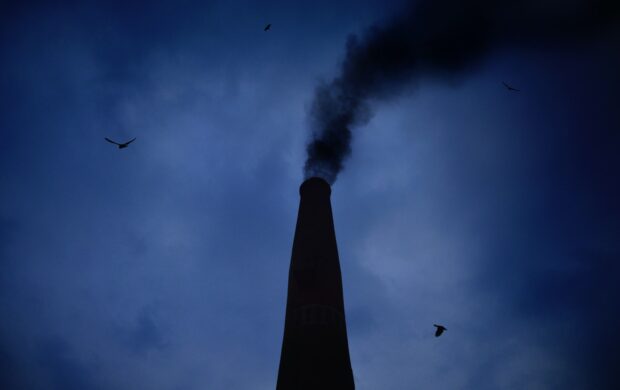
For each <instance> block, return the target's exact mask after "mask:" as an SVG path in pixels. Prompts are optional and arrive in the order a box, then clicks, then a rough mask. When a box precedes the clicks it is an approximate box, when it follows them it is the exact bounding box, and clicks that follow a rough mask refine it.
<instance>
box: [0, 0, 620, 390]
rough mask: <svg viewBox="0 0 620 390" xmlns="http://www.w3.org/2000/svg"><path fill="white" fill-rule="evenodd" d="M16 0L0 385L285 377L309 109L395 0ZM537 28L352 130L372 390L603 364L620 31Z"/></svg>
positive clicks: (360, 361) (609, 368)
mask: <svg viewBox="0 0 620 390" xmlns="http://www.w3.org/2000/svg"><path fill="white" fill-rule="evenodd" d="M422 3H423V2H421V3H419V4H422ZM33 4H35V5H33ZM444 4H445V3H444ZM472 4H474V3H472ZM505 4H515V7H517V3H516V2H515V3H505ZM519 4H522V3H519ZM524 4H525V7H526V8H527V7H534V2H527V3H524ZM545 4H551V5H552V6H550V8H549V10H550V11H549V12H556V11H557V8H558V7H556V6H555V4H554V3H545ZM570 4H572V5H578V4H581V3H580V2H574V3H570ZM570 4H569V3H567V2H563V6H565V7H566V11H565V16H566V17H567V18H568V17H571V16H570V15H571V13H572V12H575V10H574V9H573V8H571V7H572V6H571V5H570ZM601 4H603V3H601ZM612 5H613V4H612ZM500 6H501V7H508V5H497V7H500ZM9 7H10V10H7V12H6V13H5V12H2V13H1V15H0V18H3V20H2V23H0V29H1V30H0V31H1V34H2V37H1V39H0V42H1V43H0V46H1V47H0V50H2V58H3V61H2V63H0V69H1V70H2V72H0V87H1V88H0V91H1V92H0V103H1V104H0V132H1V133H2V139H1V141H0V149H1V150H0V151H1V153H0V183H1V185H0V215H3V216H4V218H3V219H1V220H0V253H1V256H3V257H2V260H1V263H0V267H2V272H1V273H0V317H1V318H2V321H0V363H1V364H2V367H3V370H4V368H6V370H5V371H3V372H2V373H1V375H0V378H1V381H2V382H1V383H2V385H1V386H0V387H2V388H5V387H6V388H26V389H31V388H34V389H53V388H59V387H62V388H72V387H73V388H76V387H83V388H89V386H90V387H94V388H106V389H107V388H114V389H140V388H148V389H154V390H157V389H174V388H179V389H181V388H183V389H204V388H213V389H220V388H222V389H223V388H227V389H228V388H229V389H250V388H252V389H253V388H257V389H260V388H273V387H274V384H275V378H276V375H277V364H278V358H279V353H280V347H281V342H282V330H283V319H284V309H285V305H286V280H287V279H286V278H287V273H288V268H287V267H288V264H289V260H290V250H291V243H292V238H293V233H294V227H295V217H296V211H297V205H298V199H299V198H298V186H299V184H300V180H301V179H302V178H301V177H300V172H299V167H300V166H301V165H302V164H303V160H304V156H303V144H304V137H305V135H304V131H303V123H304V103H305V101H306V99H307V98H308V96H309V93H311V92H312V90H313V87H314V86H315V85H316V78H317V75H320V74H325V73H327V72H329V69H330V66H332V65H333V64H334V63H336V61H337V60H338V56H339V53H340V51H341V48H342V44H343V42H344V41H345V40H346V36H347V34H349V33H350V32H351V31H360V29H361V28H363V26H367V25H369V24H371V23H372V22H373V21H376V20H377V18H379V19H383V18H386V17H388V16H389V15H393V14H394V13H397V12H399V10H401V9H402V7H399V6H396V5H393V4H392V3H390V5H389V6H386V3H385V2H379V1H377V2H362V3H360V2H355V3H353V2H339V3H338V4H333V2H327V1H324V2H321V1H319V2H312V3H310V2H308V3H299V2H296V3H290V4H289V3H287V4H284V3H279V4H275V3H274V4H270V3H261V4H260V5H257V4H256V3H255V2H250V1H248V2H241V3H239V2H226V3H223V2H219V3H209V4H207V5H204V6H203V5H199V6H196V5H195V4H194V2H189V3H182V4H177V5H176V6H172V5H170V4H163V3H161V2H155V3H152V4H151V5H149V6H143V5H141V6H134V5H131V4H125V5H123V4H120V3H118V4H112V3H109V2H106V3H105V4H104V3H101V2H97V1H91V2H85V3H80V4H75V3H54V4H51V3H49V2H37V3H34V2H28V4H26V3H25V2H21V3H19V2H13V3H12V4H11V5H10V6H9ZM459 7H462V6H461V5H459ZM540 7H541V12H543V13H544V12H547V11H545V9H546V8H545V7H544V6H543V5H541V6H540ZM517 8H518V7H517ZM3 10H4V8H3ZM610 15H613V13H610ZM448 16H450V17H452V16H455V17H456V16H457V15H452V16H451V13H448ZM265 19H269V20H270V22H272V23H273V31H272V32H273V33H274V34H264V33H263V32H262V27H263V26H264V21H265ZM474 21H475V20H474ZM474 21H472V23H473V22H474ZM446 22H447V21H446ZM427 25H428V24H427V23H423V26H427ZM532 26H536V23H533V24H532ZM438 27H441V26H439V25H438ZM381 29H382V28H379V29H378V30H376V31H375V32H376V33H379V32H380V31H382V30H381ZM577 30H578V32H579V31H580V32H579V34H581V33H582V32H583V31H584V30H583V29H577ZM535 33H536V31H535V30H532V35H531V37H528V36H527V34H525V36H524V37H522V38H519V39H517V40H515V42H514V43H515V44H514V45H512V46H510V47H511V48H510V49H505V50H503V51H494V52H493V53H491V54H489V55H488V56H487V57H486V60H485V61H484V62H480V63H479V62H477V61H472V62H467V61H468V60H467V58H465V57H463V58H461V59H463V61H462V62H459V61H457V63H458V64H459V66H461V65H465V68H467V69H468V70H470V71H471V72H469V73H468V77H460V76H459V75H458V72H457V76H456V77H455V78H454V79H458V83H452V82H449V83H446V82H445V81H446V77H445V76H446V75H447V74H448V73H450V72H451V71H452V68H451V67H449V66H448V65H446V63H447V62H449V61H452V60H454V58H451V57H445V56H440V57H439V59H438V61H440V60H441V62H440V64H441V66H442V67H444V68H445V69H447V71H446V72H438V73H437V72H435V73H433V72H430V73H425V75H430V77H426V76H424V77H420V78H419V79H417V85H416V86H417V87H418V88H417V89H416V91H418V95H417V96H416V97H415V99H412V98H411V97H409V96H402V98H401V99H392V100H390V102H391V104H389V105H388V104H384V105H383V106H382V109H381V110H378V111H377V112H376V116H375V117H374V119H373V120H372V121H370V122H368V124H367V127H365V128H364V129H360V131H359V132H358V133H356V136H355V137H354V139H352V142H353V145H354V147H355V149H356V154H355V155H354V156H353V158H352V159H351V160H350V162H349V163H348V164H347V174H346V175H341V176H340V177H339V179H338V182H337V183H336V184H335V185H334V186H333V192H332V201H333V210H334V216H335V224H336V231H337V237H338V244H339V250H340V258H341V262H342V271H343V283H344V288H345V302H346V303H347V305H346V310H347V321H348V326H349V333H350V349H351V358H352V362H353V369H354V372H355V376H356V380H357V387H358V388H360V389H364V388H366V389H385V390H396V389H402V388H408V387H412V386H414V385H415V386H416V387H419V388H428V389H432V388H436V389H452V388H459V389H497V388H511V387H512V388H536V387H537V386H538V387H539V388H568V389H570V388H587V387H593V388H605V387H604V386H603V385H599V386H589V385H592V384H593V383H597V381H598V382H599V383H603V384H605V382H607V383H609V384H612V383H614V382H613V380H614V378H613V373H614V372H615V371H614V370H613V367H614V362H615V360H614V359H615V357H614V354H613V351H614V350H617V347H616V346H617V337H616V336H614V334H613V324H616V323H617V320H618V318H619V317H620V315H618V309H617V307H616V301H617V300H614V299H612V298H611V297H613V296H615V295H617V289H616V288H615V287H614V284H613V280H615V279H618V278H617V274H618V271H619V270H618V268H617V267H616V266H615V265H614V264H615V262H614V260H613V259H614V258H616V257H617V253H618V248H617V246H616V245H617V244H615V242H617V237H618V234H619V232H620V230H619V229H618V221H620V216H619V215H618V214H619V212H620V209H619V208H618V207H619V206H618V205H619V203H618V202H617V200H616V199H618V198H620V193H619V192H618V183H620V180H618V168H617V167H619V166H620V164H619V163H618V153H617V150H618V142H619V139H618V132H617V131H616V129H617V128H618V125H619V123H618V118H619V117H618V116H617V114H616V106H617V104H616V103H615V102H616V101H618V100H620V99H619V97H618V92H616V91H620V85H619V82H620V79H619V78H618V77H619V76H618V72H617V69H618V68H620V62H619V60H618V56H617V54H614V53H617V50H616V46H617V43H616V42H617V41H614V39H615V38H614V36H612V35H607V34H606V33H604V32H601V33H600V34H598V37H597V38H596V39H586V40H583V41H582V43H581V44H578V45H572V44H571V45H566V46H563V45H561V44H560V45H555V44H554V45H548V44H547V43H545V44H543V42H541V44H540V45H537V44H531V42H532V39H533V37H534V36H535V35H536V34H535ZM369 34H370V35H369V36H373V33H372V32H370V33H369ZM579 34H577V35H579ZM570 35H571V33H570V32H568V33H567V30H566V29H564V30H562V29H560V30H558V38H557V40H556V38H555V37H551V38H550V40H551V41H554V42H552V43H557V42H558V41H559V40H564V41H566V38H567V37H569V36H570ZM574 36H576V35H574ZM569 38H570V37H569ZM508 40H509V39H508V38H506V41H508ZM570 40H571V41H572V40H573V39H572V38H570ZM365 42H366V41H365V40H364V39H359V40H358V41H357V42H354V43H351V46H350V47H351V50H352V52H353V53H361V52H359V50H361V48H363V47H364V45H365ZM519 42H527V43H528V45H529V47H530V48H534V49H528V50H522V48H520V47H519ZM551 46H553V47H555V48H556V49H554V50H551V49H549V48H551ZM386 53H387V54H390V53H392V52H391V51H388V52H386ZM457 54H458V53H457ZM461 54H462V55H464V56H465V54H463V53H461ZM394 56H396V54H394ZM386 58H391V57H389V56H388V57H386ZM458 59H459V58H457V60H458ZM468 64H471V66H469V65H468ZM430 65H431V64H426V65H424V67H423V65H422V64H420V67H423V69H430V67H431V66H430ZM436 69H439V68H436ZM431 73H433V74H432V75H431ZM351 77H353V76H351ZM356 77H357V76H356ZM448 79H450V81H452V77H448ZM506 79H507V81H512V82H514V83H515V84H516V85H518V86H520V87H521V88H522V90H523V92H522V93H521V94H518V95H517V94H507V93H506V91H505V90H504V89H503V87H502V85H501V81H502V80H506ZM372 80H375V81H372ZM370 81H372V83H370V84H369V86H368V88H369V90H370V89H373V90H374V89H377V90H378V91H379V90H380V92H381V93H380V94H379V97H380V98H384V97H390V96H396V95H397V93H395V92H394V91H395V89H399V88H398V87H399V86H398V85H391V86H390V88H386V89H385V90H382V89H381V88H379V87H378V85H383V80H382V76H381V75H380V74H378V75H377V77H376V78H371V79H370ZM438 81H439V82H438ZM392 87H394V88H392ZM406 88H408V87H406ZM393 92H394V93H393ZM368 93H370V92H368ZM334 97H337V96H334ZM330 98H331V97H330ZM330 104H331V103H330ZM374 104H375V103H374V101H373V99H370V100H368V105H367V106H364V105H360V106H359V108H360V111H359V113H360V114H363V115H361V116H359V117H358V119H360V121H361V122H363V121H364V120H366V119H368V118H369V115H370V114H371V110H370V108H372V107H373V106H374ZM330 107H331V108H334V107H335V108H336V109H339V108H340V106H338V105H337V104H336V105H335V106H334V107H332V106H328V108H330ZM310 108H312V106H310ZM361 122H360V124H361ZM104 136H113V137H116V136H118V137H120V138H124V137H125V136H137V137H138V138H137V140H136V142H135V143H134V144H132V148H129V149H127V150H124V151H123V152H122V153H121V152H120V151H119V150H117V149H114V148H109V146H111V145H108V144H107V143H105V141H103V137H104ZM343 145H344V144H343ZM124 152H128V153H124ZM433 322H444V323H445V324H446V327H447V328H448V329H449V330H448V332H447V333H446V334H445V335H444V336H445V337H444V336H442V337H441V338H440V339H438V340H436V339H435V338H434V337H432V331H433V329H432V325H429V324H432V323H433ZM601 322H605V323H609V324H612V327H610V328H605V329H603V330H599V328H598V324H599V323H601ZM616 328H617V326H616ZM50 335H53V336H50ZM472 355H475V356H476V358H475V359H473V358H472ZM231 367H234V369H231ZM6 384H10V386H9V385H6ZM586 385H588V386H586Z"/></svg>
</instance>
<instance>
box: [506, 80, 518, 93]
mask: <svg viewBox="0 0 620 390" xmlns="http://www.w3.org/2000/svg"><path fill="white" fill-rule="evenodd" d="M502 84H504V87H506V89H507V90H509V91H514V92H521V90H520V89H516V88H514V87H511V86H510V85H508V84H506V83H505V82H503V81H502Z"/></svg>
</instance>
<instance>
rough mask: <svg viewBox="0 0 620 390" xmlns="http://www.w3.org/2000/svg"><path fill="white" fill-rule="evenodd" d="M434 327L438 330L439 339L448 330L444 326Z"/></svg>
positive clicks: (436, 335)
mask: <svg viewBox="0 0 620 390" xmlns="http://www.w3.org/2000/svg"><path fill="white" fill-rule="evenodd" d="M433 326H434V327H435V328H437V330H436V331H435V337H439V336H441V334H442V333H443V332H444V331H446V330H448V329H446V327H445V326H443V325H437V324H433Z"/></svg>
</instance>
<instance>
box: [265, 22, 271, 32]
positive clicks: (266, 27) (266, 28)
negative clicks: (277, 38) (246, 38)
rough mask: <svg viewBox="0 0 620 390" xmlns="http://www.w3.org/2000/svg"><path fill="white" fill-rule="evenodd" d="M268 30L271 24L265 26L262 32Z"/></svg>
mask: <svg viewBox="0 0 620 390" xmlns="http://www.w3.org/2000/svg"><path fill="white" fill-rule="evenodd" d="M270 28H271V23H269V24H268V25H266V26H265V29H264V31H267V30H269V29H270Z"/></svg>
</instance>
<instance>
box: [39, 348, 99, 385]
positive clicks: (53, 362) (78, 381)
mask: <svg viewBox="0 0 620 390" xmlns="http://www.w3.org/2000/svg"><path fill="white" fill-rule="evenodd" d="M37 362H38V363H39V365H40V367H41V368H42V369H43V371H44V375H49V377H50V387H49V388H50V389H58V390H60V389H67V390H78V389H84V390H91V389H93V390H94V389H99V388H101V387H100V386H98V385H97V384H96V381H95V379H94V377H93V371H92V369H91V368H90V367H88V366H87V365H86V364H85V363H84V362H83V361H81V360H80V359H79V358H78V357H77V356H76V355H75V353H74V351H73V349H72V348H71V347H70V346H69V344H68V343H67V342H65V341H63V340H61V339H56V338H50V339H47V340H44V341H42V342H41V343H40V344H39V345H38V347H37Z"/></svg>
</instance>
